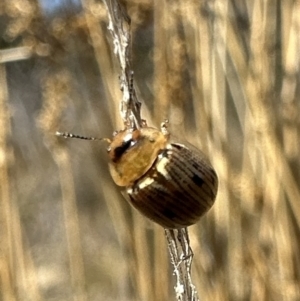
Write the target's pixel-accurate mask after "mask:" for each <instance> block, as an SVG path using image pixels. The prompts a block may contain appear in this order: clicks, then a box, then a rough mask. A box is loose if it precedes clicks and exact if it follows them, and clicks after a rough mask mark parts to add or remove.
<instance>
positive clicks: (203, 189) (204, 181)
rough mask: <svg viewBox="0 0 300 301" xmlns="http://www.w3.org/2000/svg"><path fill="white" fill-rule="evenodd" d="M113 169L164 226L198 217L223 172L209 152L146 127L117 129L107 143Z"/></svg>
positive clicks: (136, 203)
mask: <svg viewBox="0 0 300 301" xmlns="http://www.w3.org/2000/svg"><path fill="white" fill-rule="evenodd" d="M108 153H109V157H110V172H111V175H112V178H113V180H114V181H115V183H116V184H117V185H119V186H123V187H126V194H127V196H128V200H129V202H130V203H131V204H132V205H133V206H134V207H135V208H136V209H137V210H139V211H140V212H141V213H142V214H144V215H145V216H147V217H148V218H150V219H151V220H153V221H154V222H156V223H158V224H160V225H161V226H163V227H165V228H181V227H186V226H190V225H192V224H194V223H196V222H197V221H198V220H199V218H200V217H201V216H202V215H203V214H204V213H206V212H207V211H208V210H209V209H210V208H211V206H212V205H213V203H214V200H215V198H216V194H217V190H218V177H217V175H216V172H215V171H214V169H213V167H212V166H211V164H210V163H209V161H208V160H207V159H206V158H205V156H204V154H203V153H202V152H201V151H199V150H197V149H195V148H194V147H190V146H188V147H187V146H185V145H183V144H179V143H173V142H170V135H169V134H168V133H167V131H166V129H165V128H163V127H162V129H161V131H159V130H157V129H154V128H150V127H144V128H140V129H136V130H133V129H130V130H129V129H127V130H124V131H120V132H118V133H117V134H116V135H115V136H114V137H113V139H112V141H111V144H110V146H109V148H108Z"/></svg>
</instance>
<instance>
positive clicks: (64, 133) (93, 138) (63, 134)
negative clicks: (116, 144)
mask: <svg viewBox="0 0 300 301" xmlns="http://www.w3.org/2000/svg"><path fill="white" fill-rule="evenodd" d="M55 135H56V136H60V137H64V138H76V139H83V140H100V141H103V140H104V141H107V142H108V143H111V140H110V139H108V138H96V137H84V136H80V135H75V134H72V133H68V132H56V133H55Z"/></svg>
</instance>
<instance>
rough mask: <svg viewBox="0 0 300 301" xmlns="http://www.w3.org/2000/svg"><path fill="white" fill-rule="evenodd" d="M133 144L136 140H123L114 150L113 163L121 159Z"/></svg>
mask: <svg viewBox="0 0 300 301" xmlns="http://www.w3.org/2000/svg"><path fill="white" fill-rule="evenodd" d="M135 144H136V140H133V139H129V140H123V142H122V145H121V146H118V147H116V148H115V149H114V158H113V161H114V162H116V161H118V160H119V159H120V158H121V157H122V155H123V154H124V153H125V152H126V151H127V150H128V149H130V148H131V147H132V146H134V145H135Z"/></svg>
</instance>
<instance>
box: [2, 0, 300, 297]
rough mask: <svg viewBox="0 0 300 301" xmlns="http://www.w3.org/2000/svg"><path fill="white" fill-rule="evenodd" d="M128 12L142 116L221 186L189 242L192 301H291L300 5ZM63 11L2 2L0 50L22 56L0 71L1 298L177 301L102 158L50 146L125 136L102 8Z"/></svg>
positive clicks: (148, 226)
mask: <svg viewBox="0 0 300 301" xmlns="http://www.w3.org/2000/svg"><path fill="white" fill-rule="evenodd" d="M126 2H127V9H128V11H129V14H130V15H131V17H132V25H133V50H134V51H133V52H134V58H133V64H134V68H135V74H136V76H135V80H136V83H137V87H138V89H139V92H140V98H141V99H142V100H143V115H144V117H146V119H147V120H148V123H149V124H154V125H156V126H157V125H159V123H160V122H161V120H163V119H164V118H166V117H168V118H169V119H170V124H171V125H170V130H171V132H174V133H176V135H177V136H182V137H184V138H185V139H187V140H189V141H190V142H192V143H193V144H195V145H197V146H199V147H201V148H202V149H203V150H204V152H206V153H207V154H208V156H209V157H210V159H211V161H212V163H213V165H214V166H215V168H216V170H217V171H218V174H219V178H220V191H219V195H218V198H217V201H216V204H215V205H214V207H213V209H212V210H211V211H210V212H209V213H208V214H207V216H205V217H204V218H203V219H202V220H201V221H200V222H199V224H197V225H195V226H192V227H190V229H189V231H190V236H191V245H192V248H193V250H194V253H195V257H194V262H193V282H194V283H195V284H196V286H197V288H198V291H199V294H200V297H201V300H202V301H217V300H220V301H221V300H222V301H223V300H230V301H236V300H249V301H250V300H251V301H252V300H253V301H254V300H260V301H263V300H265V301H271V300H275V301H277V300H278V301H296V300H300V285H299V283H300V260H299V254H300V238H299V237H300V231H299V229H300V187H299V183H300V173H299V170H300V160H299V147H300V139H299V135H300V119H299V115H300V114H299V110H300V102H299V96H300V95H299V92H300V89H299V78H300V77H299V63H300V62H299V53H300V46H299V45H300V39H299V28H300V1H299V0H294V1H292V0H286V1H273V0H251V1H247V0H230V1H226V0H225V1H224V0H207V1H204V0H203V1H199V0H187V1H167V0H160V1H150V0H143V1H136V0H131V1H126ZM64 3H65V5H62V6H61V9H60V10H58V11H56V12H55V13H53V14H51V15H49V16H48V17H47V18H46V16H45V13H44V11H43V10H42V8H41V6H40V4H39V2H35V1H33V0H32V1H19V0H11V1H4V2H3V3H2V4H0V31H1V32H0V34H1V40H0V48H1V49H9V48H13V47H19V46H28V47H29V48H30V49H31V53H32V57H31V58H30V59H28V60H24V61H11V62H7V63H5V64H1V65H0V179H1V182H0V235H1V245H0V292H1V293H0V300H1V301H10V300H22V301H24V300H25V301H26V300H34V301H35V300H51V301H56V300H57V301H61V300H65V301H68V300H122V301H126V300H145V301H146V300H155V301H159V300H175V296H174V293H173V288H172V287H173V285H174V283H173V282H172V280H174V279H172V275H171V269H170V266H169V261H168V255H167V248H166V242H165V238H164V234H163V230H162V229H161V228H160V227H158V226H156V225H153V224H152V223H151V222H149V221H147V220H145V219H144V218H143V217H142V216H140V215H139V214H138V213H137V212H135V211H134V210H132V209H131V208H130V206H129V205H128V204H127V203H126V202H125V201H124V200H123V198H122V197H120V193H119V191H118V189H117V188H116V187H115V185H114V184H113V183H112V181H111V179H110V177H109V174H108V169H107V158H106V154H105V146H104V145H103V144H101V143H99V142H85V141H69V140H67V141H65V140H64V141H60V140H58V139H56V138H55V137H54V136H53V134H54V133H55V131H56V130H62V131H64V130H68V131H72V132H75V133H80V134H86V135H94V136H98V137H107V136H110V135H111V133H112V131H113V130H114V129H117V128H120V126H121V122H120V120H119V112H118V100H119V99H120V97H121V94H120V91H119V84H118V79H117V76H118V72H119V71H118V65H117V64H116V62H115V60H114V58H113V56H112V53H111V48H110V45H109V41H110V39H109V38H110V37H109V35H108V32H107V29H106V15H105V11H104V9H103V6H102V4H101V3H98V2H94V1H93V0H85V1H82V6H83V7H84V10H81V9H80V7H75V8H74V6H72V5H71V2H64ZM66 3H67V4H66ZM26 55H28V49H27V53H26ZM26 55H25V56H26ZM2 58H3V56H2ZM0 59H1V56H0Z"/></svg>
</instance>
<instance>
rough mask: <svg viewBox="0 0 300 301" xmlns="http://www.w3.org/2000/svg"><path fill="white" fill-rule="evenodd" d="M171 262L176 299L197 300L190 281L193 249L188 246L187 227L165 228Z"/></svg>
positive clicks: (195, 291)
mask: <svg viewBox="0 0 300 301" xmlns="http://www.w3.org/2000/svg"><path fill="white" fill-rule="evenodd" d="M165 235H166V238H167V242H168V249H169V253H170V257H171V263H172V265H173V268H174V274H175V276H176V286H175V292H176V298H177V300H178V301H199V298H198V293H197V290H196V288H195V286H194V285H193V283H192V277H191V267H192V260H193V256H194V254H193V251H192V249H191V247H190V241H189V234H188V230H187V228H181V229H165Z"/></svg>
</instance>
